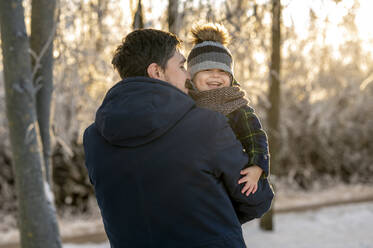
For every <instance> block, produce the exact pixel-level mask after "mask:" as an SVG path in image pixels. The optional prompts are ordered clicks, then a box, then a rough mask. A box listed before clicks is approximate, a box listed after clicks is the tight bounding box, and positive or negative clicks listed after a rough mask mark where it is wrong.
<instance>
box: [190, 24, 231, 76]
mask: <svg viewBox="0 0 373 248" xmlns="http://www.w3.org/2000/svg"><path fill="white" fill-rule="evenodd" d="M192 35H193V43H194V47H193V48H192V50H191V52H190V54H189V56H188V59H187V64H188V71H189V73H190V75H191V77H192V79H193V78H194V76H195V75H196V74H197V73H198V72H200V71H203V70H208V69H220V70H223V71H226V72H228V73H229V74H230V76H231V79H232V81H233V79H234V77H233V58H232V54H231V52H230V51H229V49H228V48H227V47H226V45H227V44H228V40H229V34H228V32H227V30H226V28H225V27H224V26H223V25H220V24H217V23H207V24H202V25H199V24H197V25H195V26H194V27H193V28H192ZM232 81H231V82H232Z"/></svg>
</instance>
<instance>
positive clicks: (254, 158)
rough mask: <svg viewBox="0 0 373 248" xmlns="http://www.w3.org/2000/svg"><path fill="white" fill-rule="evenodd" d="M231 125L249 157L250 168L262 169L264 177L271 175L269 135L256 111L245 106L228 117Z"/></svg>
mask: <svg viewBox="0 0 373 248" xmlns="http://www.w3.org/2000/svg"><path fill="white" fill-rule="evenodd" d="M227 117H228V119H229V124H230V126H231V128H232V130H233V132H234V133H235V134H236V137H237V139H238V140H239V141H240V142H241V144H242V146H243V148H244V149H245V151H246V153H247V154H248V155H249V163H248V166H252V165H257V166H259V167H260V168H262V170H263V172H264V176H265V177H268V175H269V151H268V139H267V134H266V133H265V131H264V130H263V129H262V125H261V123H260V121H259V119H258V117H257V116H256V114H255V113H254V109H252V108H251V107H249V106H247V105H246V106H243V107H241V108H239V109H237V110H235V111H233V112H232V113H230V114H228V115H227Z"/></svg>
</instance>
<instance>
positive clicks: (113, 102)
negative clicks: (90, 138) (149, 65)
mask: <svg viewBox="0 0 373 248" xmlns="http://www.w3.org/2000/svg"><path fill="white" fill-rule="evenodd" d="M194 106H195V103H194V101H193V100H192V99H191V98H190V97H189V96H188V95H187V94H185V93H184V92H182V91H181V90H179V89H177V88H176V87H174V86H173V85H171V84H169V83H167V82H164V81H160V80H157V79H152V78H147V77H133V78H127V79H125V80H123V81H120V82H119V83H117V84H116V85H114V86H113V87H112V88H111V89H110V90H109V91H108V93H107V94H106V96H105V98H104V101H103V103H102V105H101V106H100V108H99V109H98V110H97V113H96V119H95V126H96V128H97V130H98V131H99V132H100V133H101V135H102V136H103V137H104V138H105V139H106V140H107V141H108V142H109V143H111V144H113V145H118V146H123V147H136V146H140V145H143V144H146V143H149V142H151V141H153V140H154V139H156V138H158V137H160V136H162V135H164V134H165V133H166V132H167V131H168V130H170V129H171V128H172V127H173V126H174V125H175V124H176V123H177V122H178V121H179V120H180V119H182V118H183V116H184V115H185V114H186V113H187V112H189V111H190V110H191V109H192V108H193V107H194Z"/></svg>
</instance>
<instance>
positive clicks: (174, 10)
mask: <svg viewBox="0 0 373 248" xmlns="http://www.w3.org/2000/svg"><path fill="white" fill-rule="evenodd" d="M178 7H179V1H178V0H168V17H167V22H168V30H169V31H170V32H171V33H174V34H176V35H178V33H179V23H180V20H179V17H180V15H179V12H178Z"/></svg>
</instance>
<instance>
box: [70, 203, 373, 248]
mask: <svg viewBox="0 0 373 248" xmlns="http://www.w3.org/2000/svg"><path fill="white" fill-rule="evenodd" d="M274 224H275V231H274V232H263V231H261V230H259V228H258V222H257V221H252V222H250V223H247V224H245V225H244V226H243V233H244V237H245V241H246V244H247V246H248V247H249V248H250V247H255V248H262V247H263V248H264V247H265V248H373V202H368V203H359V204H348V205H342V206H335V207H327V208H322V209H319V210H313V211H305V212H294V213H281V214H277V215H276V216H275V219H274ZM64 248H109V244H108V243H103V244H84V245H73V244H65V245H64Z"/></svg>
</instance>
